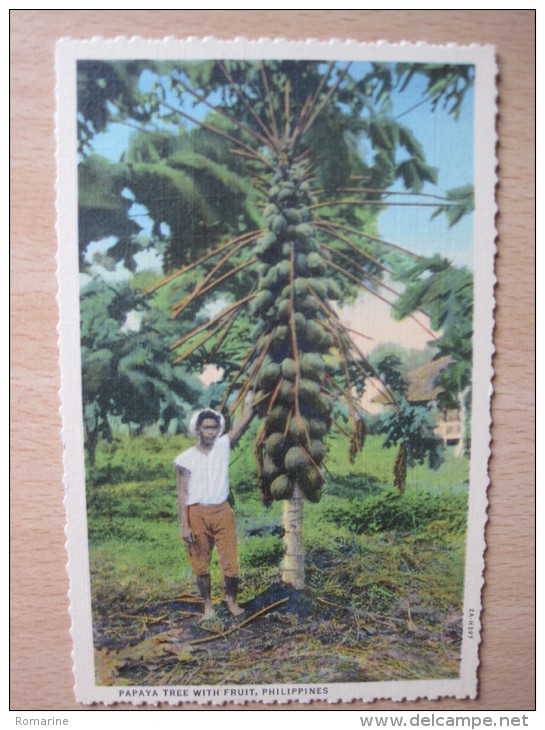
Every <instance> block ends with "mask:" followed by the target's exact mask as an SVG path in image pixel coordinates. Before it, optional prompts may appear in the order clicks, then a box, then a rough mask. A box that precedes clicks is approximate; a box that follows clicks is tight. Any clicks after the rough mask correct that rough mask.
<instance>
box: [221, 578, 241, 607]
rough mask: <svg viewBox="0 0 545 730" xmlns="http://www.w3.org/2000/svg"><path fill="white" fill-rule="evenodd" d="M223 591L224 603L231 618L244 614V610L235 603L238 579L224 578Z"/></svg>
mask: <svg viewBox="0 0 545 730" xmlns="http://www.w3.org/2000/svg"><path fill="white" fill-rule="evenodd" d="M223 589H224V593H225V603H226V604H227V609H228V610H229V613H230V614H231V615H232V616H240V615H241V614H242V613H244V609H243V608H241V607H240V606H239V605H238V603H237V591H238V578H232V577H230V576H225V579H224V583H223Z"/></svg>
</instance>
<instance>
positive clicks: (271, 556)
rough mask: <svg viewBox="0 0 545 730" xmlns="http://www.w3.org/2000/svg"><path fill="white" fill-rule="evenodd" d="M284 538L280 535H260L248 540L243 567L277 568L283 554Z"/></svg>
mask: <svg viewBox="0 0 545 730" xmlns="http://www.w3.org/2000/svg"><path fill="white" fill-rule="evenodd" d="M283 552H284V550H283V547H282V540H281V539H280V538H278V537H272V536H267V537H259V538H254V539H252V540H248V541H247V543H246V546H245V550H244V553H243V562H242V568H243V570H244V569H247V570H248V569H254V570H264V569H265V570H266V569H267V568H277V567H278V566H279V564H280V561H281V560H282V555H283Z"/></svg>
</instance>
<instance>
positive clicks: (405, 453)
mask: <svg viewBox="0 0 545 730" xmlns="http://www.w3.org/2000/svg"><path fill="white" fill-rule="evenodd" d="M375 367H376V371H377V373H378V374H379V375H380V377H381V378H382V380H383V382H384V383H385V384H386V385H387V386H388V391H389V394H390V395H391V396H392V402H391V404H390V406H389V407H388V408H386V409H385V410H384V412H383V413H382V414H381V415H380V416H379V419H378V422H379V430H380V431H381V432H382V433H384V434H386V440H385V442H384V448H387V449H389V448H390V447H392V446H398V452H397V456H396V459H395V461H394V467H393V477H394V487H395V488H396V489H397V490H398V491H399V492H401V493H403V492H404V491H405V485H406V481H407V467H412V466H414V465H415V464H423V463H424V461H425V460H426V459H427V460H428V465H429V467H430V469H438V468H439V466H440V465H441V463H442V461H443V449H442V446H441V440H440V439H439V438H438V437H437V436H436V435H435V419H434V417H433V416H432V415H431V414H430V413H429V412H428V410H427V408H426V407H425V406H422V405H415V404H412V403H409V402H408V401H407V397H406V396H407V392H408V390H409V384H408V382H407V380H406V378H405V377H404V376H403V374H402V370H401V361H400V360H399V358H397V357H396V356H395V355H386V356H385V357H383V358H382V359H380V360H379V361H378V363H377V364H376V366H375Z"/></svg>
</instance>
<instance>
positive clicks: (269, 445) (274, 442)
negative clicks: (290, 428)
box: [265, 431, 284, 459]
mask: <svg viewBox="0 0 545 730" xmlns="http://www.w3.org/2000/svg"><path fill="white" fill-rule="evenodd" d="M283 446H284V434H283V433H282V432H281V431H273V433H271V434H270V435H269V436H267V439H266V440H265V451H266V452H267V454H268V455H269V456H270V457H271V459H277V458H278V457H279V456H280V454H281V452H282V448H283Z"/></svg>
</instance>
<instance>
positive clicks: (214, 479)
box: [174, 434, 230, 506]
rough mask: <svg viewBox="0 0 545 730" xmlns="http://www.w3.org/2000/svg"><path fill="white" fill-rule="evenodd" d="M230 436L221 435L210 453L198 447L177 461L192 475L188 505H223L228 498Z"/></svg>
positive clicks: (175, 461) (182, 454)
mask: <svg viewBox="0 0 545 730" xmlns="http://www.w3.org/2000/svg"><path fill="white" fill-rule="evenodd" d="M229 453H230V444H229V437H228V436H227V434H226V435H224V436H220V437H219V438H218V439H217V440H216V442H215V443H214V446H213V447H212V448H211V449H210V451H208V452H203V451H200V449H198V448H197V447H196V446H193V447H191V448H190V449H187V451H184V452H182V453H181V454H180V455H179V456H177V457H176V458H175V459H174V464H175V466H177V467H180V468H182V469H185V470H186V471H187V472H189V486H188V495H187V506H189V505H191V504H221V503H222V502H225V501H226V500H227V497H228V496H229V478H228V470H229Z"/></svg>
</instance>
